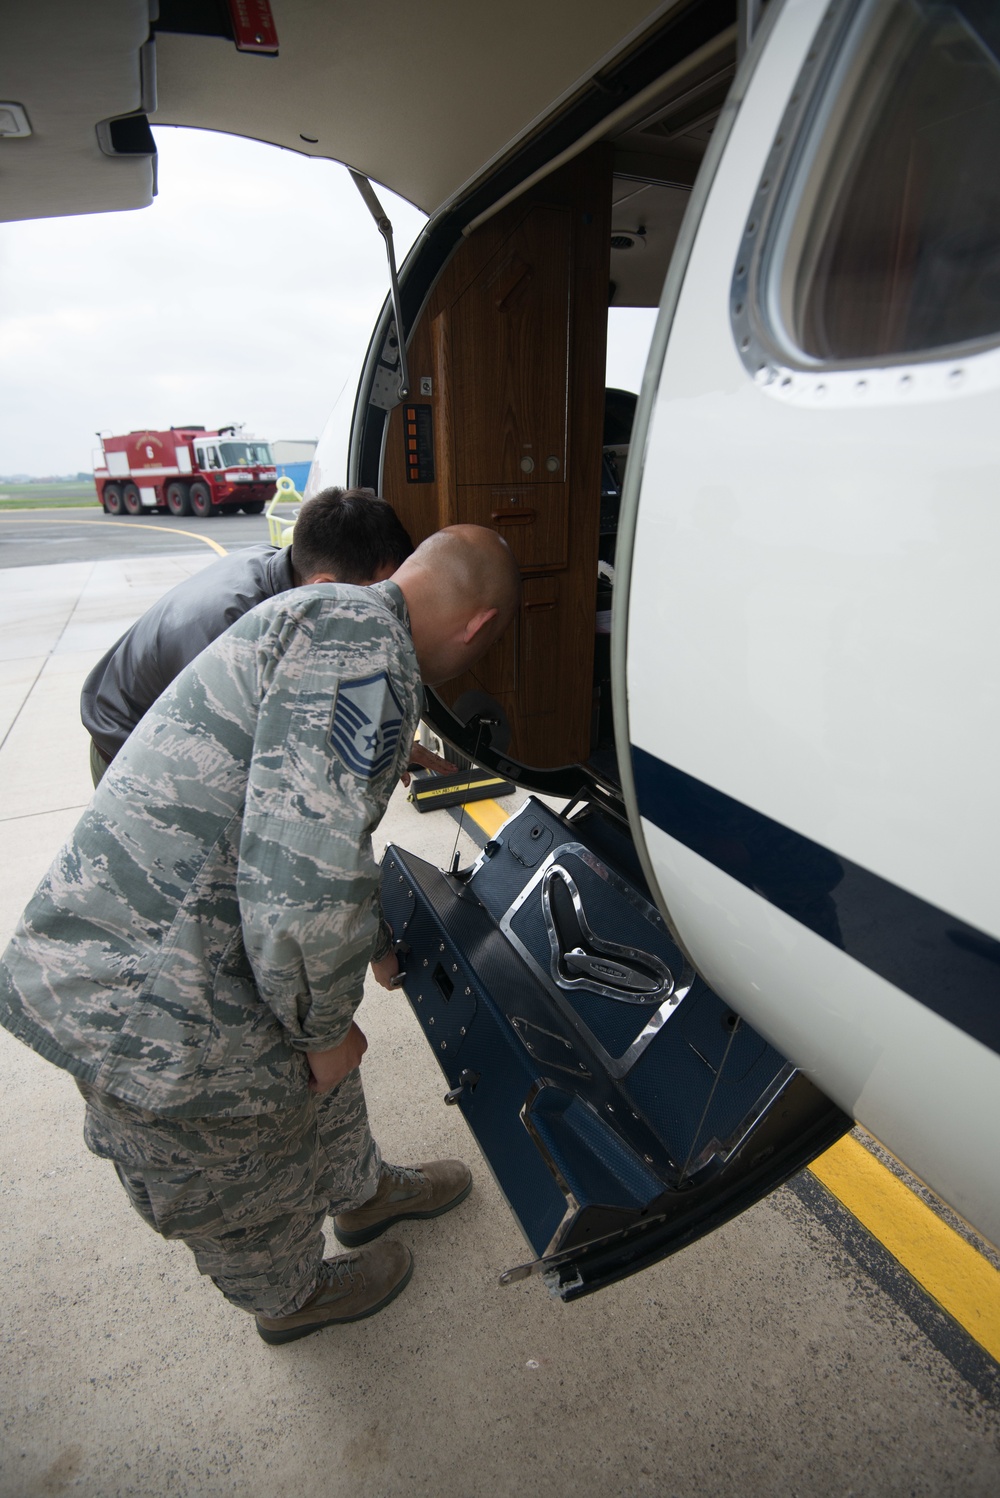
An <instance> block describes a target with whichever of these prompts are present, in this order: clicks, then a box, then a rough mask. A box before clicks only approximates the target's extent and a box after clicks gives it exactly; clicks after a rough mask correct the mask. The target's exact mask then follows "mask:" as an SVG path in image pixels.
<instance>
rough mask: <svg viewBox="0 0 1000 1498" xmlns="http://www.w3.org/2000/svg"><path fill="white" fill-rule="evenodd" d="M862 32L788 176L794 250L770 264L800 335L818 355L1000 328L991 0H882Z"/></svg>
mask: <svg viewBox="0 0 1000 1498" xmlns="http://www.w3.org/2000/svg"><path fill="white" fill-rule="evenodd" d="M859 33H861V35H860V37H859V42H858V44H857V49H856V51H855V53H854V56H855V59H856V63H855V66H854V67H853V68H851V69H850V73H849V76H850V77H851V78H852V80H854V81H853V83H852V85H851V86H850V87H849V89H848V90H847V91H846V92H845V93H844V94H843V95H841V94H838V93H837V90H836V84H835V83H833V84H832V91H833V95H834V96H833V97H832V98H831V99H828V100H824V101H822V103H821V106H820V109H819V111H818V117H817V126H816V130H817V135H816V138H815V139H814V141H813V142H810V143H808V144H807V146H806V152H805V155H804V158H803V168H802V170H803V175H802V176H801V177H800V179H799V182H798V183H797V184H796V186H795V187H794V188H793V189H792V193H791V198H790V202H791V203H792V204H793V221H792V222H791V224H790V225H789V232H788V239H787V241H786V242H787V244H788V246H789V249H790V257H789V258H790V261H791V263H789V260H788V259H786V264H785V266H784V267H781V266H778V265H777V264H775V265H774V267H773V271H774V279H771V278H770V277H769V278H768V279H769V280H771V286H772V287H773V288H774V290H773V292H772V301H771V305H772V307H774V306H776V305H777V306H779V307H780V313H779V320H780V322H781V323H782V324H783V325H784V328H785V330H786V333H787V334H790V335H791V339H792V341H793V343H794V344H795V345H797V346H798V348H799V349H801V350H803V351H804V352H805V353H806V354H807V355H808V356H810V357H811V358H813V359H821V360H824V361H826V360H836V361H850V362H851V363H861V362H874V361H882V360H886V359H899V358H901V357H903V358H905V357H906V356H907V355H910V356H912V355H913V354H917V353H924V354H928V353H933V352H934V351H935V350H944V349H946V348H954V347H956V346H958V345H963V344H965V345H967V344H969V343H974V342H979V341H982V340H986V339H991V340H992V339H995V338H996V336H997V334H998V333H1000V174H998V172H997V166H996V142H997V139H998V137H1000V15H998V11H997V8H996V7H995V5H994V4H992V3H991V0H957V3H953V4H939V3H933V0H875V3H873V4H867V5H864V6H862V7H861V11H860V16H859V19H858V21H857V22H856V30H855V34H856V36H858V35H859ZM795 219H797V220H798V222H795ZM782 258H784V257H782ZM789 271H790V272H791V274H788V272H789ZM779 283H780V289H779Z"/></svg>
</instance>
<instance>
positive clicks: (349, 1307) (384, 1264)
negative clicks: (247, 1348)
mask: <svg viewBox="0 0 1000 1498" xmlns="http://www.w3.org/2000/svg"><path fill="white" fill-rule="evenodd" d="M412 1273H413V1255H412V1254H411V1253H410V1250H409V1249H408V1248H404V1246H403V1244H402V1243H393V1242H392V1241H391V1240H390V1241H389V1242H388V1243H380V1244H379V1245H378V1247H377V1248H366V1249H364V1250H363V1251H362V1252H361V1253H357V1254H339V1255H338V1256H337V1258H335V1259H324V1260H323V1268H322V1280H321V1282H320V1286H319V1289H318V1290H315V1291H314V1292H313V1294H312V1295H310V1297H309V1299H308V1300H307V1301H306V1303H305V1305H304V1306H301V1307H300V1308H299V1309H298V1310H297V1311H293V1312H292V1314H291V1316H258V1317H257V1330H258V1332H259V1333H260V1335H261V1336H262V1337H263V1338H264V1341H265V1342H270V1343H272V1344H273V1345H277V1344H280V1343H282V1342H295V1341H297V1340H298V1338H299V1337H308V1336H309V1335H310V1333H312V1332H319V1331H322V1330H323V1328H324V1327H325V1326H337V1325H339V1324H340V1323H341V1322H344V1321H363V1320H364V1318H365V1317H366V1316H374V1315H375V1312H376V1311H381V1309H382V1307H383V1306H387V1305H388V1304H389V1302H390V1300H395V1298H396V1296H397V1295H398V1294H399V1292H400V1290H402V1289H404V1288H405V1286H406V1285H407V1283H408V1282H409V1278H410V1275H411V1274H412Z"/></svg>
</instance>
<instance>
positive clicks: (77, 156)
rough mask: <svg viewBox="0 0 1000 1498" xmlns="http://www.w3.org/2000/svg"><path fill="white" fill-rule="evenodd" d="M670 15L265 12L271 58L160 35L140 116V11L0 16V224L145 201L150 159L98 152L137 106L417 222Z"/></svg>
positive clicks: (484, 9)
mask: <svg viewBox="0 0 1000 1498" xmlns="http://www.w3.org/2000/svg"><path fill="white" fill-rule="evenodd" d="M677 4H678V0H660V3H659V4H653V3H651V0H615V4H614V5H610V4H608V3H607V0H507V3H505V4H504V5H502V6H496V5H483V4H470V3H469V0H435V3H434V4H433V5H414V4H412V3H403V0H366V3H365V4H363V5H359V4H357V3H353V0H352V3H350V4H348V3H347V0H272V6H271V9H272V13H273V17H274V23H275V28H276V30H277V35H278V46H279V51H278V55H277V56H276V57H265V56H260V55H256V54H254V53H252V52H241V51H238V50H237V49H236V47H235V46H234V44H233V42H232V41H231V40H227V39H224V38H222V37H219V36H205V35H188V34H184V33H181V32H175V31H165V30H164V31H160V32H158V34H157V36H156V43H155V85H156V95H157V97H156V101H155V102H156V108H155V110H154V108H153V107H152V106H153V100H152V98H151V92H152V90H151V89H150V88H149V87H148V86H147V89H146V97H145V98H144V95H143V88H142V84H141V67H140V49H141V48H142V45H143V43H144V42H145V41H146V39H147V37H148V35H149V28H150V19H149V17H150V11H151V10H152V11H153V12H154V13H155V10H156V8H157V7H156V6H155V5H153V6H151V5H150V4H149V0H101V3H100V4H92V5H81V4H80V3H79V0H36V3H35V4H33V5H26V4H22V5H15V4H12V5H9V6H8V7H6V12H9V14H5V20H4V45H3V52H2V56H0V103H3V102H9V103H13V104H16V105H17V106H19V108H20V109H21V110H22V111H23V113H24V115H25V116H26V117H27V120H28V121H29V123H30V127H31V134H30V136H27V137H20V138H18V137H16V136H14V135H12V134H11V133H10V132H9V131H8V132H7V133H6V134H5V133H4V129H3V125H4V120H5V118H6V117H5V116H4V115H3V114H0V216H2V217H3V218H8V219H12V218H30V217H43V216H51V215H55V214H67V213H86V212H98V211H102V210H108V209H117V208H129V207H142V206H144V204H146V203H148V202H149V201H150V198H151V194H152V191H153V170H154V168H153V161H152V159H151V157H150V156H149V155H141V154H132V155H118V156H116V155H115V154H113V152H112V153H111V154H107V151H106V150H105V151H102V149H101V146H100V144H99V143H98V136H97V127H98V125H99V124H100V122H102V121H106V120H109V119H111V118H114V117H116V116H120V115H127V114H133V113H135V112H137V111H139V110H140V109H142V108H145V109H146V111H147V112H148V116H149V120H150V122H151V123H152V124H154V125H184V126H191V127H194V128H199V129H207V130H219V131H224V132H227V133H230V134H234V135H242V136H247V137H250V138H252V139H257V140H261V141H267V142H270V143H272V144H274V145H279V146H285V147H288V148H290V149H292V150H295V151H300V152H304V153H306V154H309V155H313V156H323V157H330V158H333V159H335V160H339V161H345V162H347V163H348V164H349V165H350V166H353V167H354V168H356V169H357V170H358V171H361V172H364V173H365V175H367V176H370V177H371V178H372V179H373V180H374V181H376V182H379V183H382V184H384V185H385V186H387V187H390V188H391V189H392V190H393V191H395V192H397V193H399V194H400V195H401V196H403V197H405V198H408V199H410V201H411V202H413V203H415V204H416V205H417V206H418V207H420V208H422V209H423V210H424V211H425V212H427V213H432V212H433V211H434V210H435V209H436V208H438V207H439V206H440V205H441V204H442V203H444V202H446V201H447V200H449V199H450V198H451V197H453V196H454V195H455V194H456V193H457V192H458V191H459V190H460V189H461V188H462V187H463V186H464V185H465V184H466V183H467V182H469V181H470V180H471V179H473V178H475V177H478V176H479V175H480V173H481V172H482V171H483V169H484V168H485V167H486V166H487V165H488V164H489V163H491V162H492V161H493V160H495V159H497V158H498V157H500V156H502V155H504V154H505V153H506V152H507V150H508V149H509V148H510V147H511V146H512V145H513V144H514V143H515V142H516V141H518V140H519V139H521V138H522V137H523V136H525V135H526V134H528V133H530V131H531V130H532V128H533V127H534V126H535V125H536V124H538V123H539V122H540V121H541V119H543V118H544V117H545V116H546V115H548V114H550V113H551V112H552V111H553V110H554V109H555V108H557V107H558V106H559V105H560V103H561V102H562V101H563V100H564V99H568V98H570V97H572V96H573V95H575V94H576V93H578V92H579V91H580V90H581V89H583V88H585V87H586V86H587V84H588V80H589V79H590V78H591V77H592V76H593V74H594V73H596V72H598V71H599V70H600V69H601V68H602V67H603V66H604V65H605V64H606V63H608V62H609V61H610V60H611V59H612V58H614V57H616V56H618V55H619V54H621V53H622V52H623V51H624V50H626V49H627V48H628V47H629V46H630V45H631V43H632V41H633V39H636V38H638V37H640V36H641V35H642V34H643V33H644V32H646V31H647V30H648V29H649V28H650V27H651V26H652V25H654V24H655V23H656V22H657V21H658V20H659V19H660V18H661V17H662V16H663V15H665V14H666V13H668V12H670V11H671V10H673V9H675V8H677ZM174 9H176V7H174ZM195 10H197V6H195ZM8 123H9V120H8Z"/></svg>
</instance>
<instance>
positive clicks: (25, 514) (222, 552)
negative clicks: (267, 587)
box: [0, 510, 229, 557]
mask: <svg viewBox="0 0 1000 1498" xmlns="http://www.w3.org/2000/svg"><path fill="white" fill-rule="evenodd" d="M0 520H32V521H34V523H35V525H125V526H130V522H129V521H128V520H109V519H108V517H107V516H106V515H104V516H102V517H101V519H100V520H97V519H94V520H46V519H45V518H44V517H41V516H38V515H33V514H31V513H30V511H25V510H18V511H17V512H16V513H13V514H8V513H4V512H2V511H0ZM130 528H131V527H130ZM141 529H142V530H144V531H168V532H169V533H170V535H171V536H190V537H191V538H192V539H193V540H195V541H201V542H202V543H203V544H204V545H205V546H210V547H211V548H212V550H213V551H217V552H218V553H219V556H220V557H225V556H228V555H229V553H228V551H227V550H226V548H225V547H224V546H221V545H220V544H219V542H218V541H213V540H212V538H211V536H201V535H199V534H198V532H197V531H185V530H181V529H180V527H176V526H173V525H155V524H154V525H144V526H142V527H141Z"/></svg>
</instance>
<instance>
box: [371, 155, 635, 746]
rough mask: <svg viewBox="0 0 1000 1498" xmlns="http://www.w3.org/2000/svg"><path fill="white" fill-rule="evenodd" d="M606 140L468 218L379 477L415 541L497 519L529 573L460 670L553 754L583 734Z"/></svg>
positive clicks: (421, 338) (424, 325) (449, 690)
mask: <svg viewBox="0 0 1000 1498" xmlns="http://www.w3.org/2000/svg"><path fill="white" fill-rule="evenodd" d="M610 214H611V157H610V153H609V152H608V151H607V150H605V148H603V147H595V148H593V149H592V150H590V151H588V152H586V153H585V154H584V155H583V156H581V157H580V158H578V159H577V160H576V161H574V162H572V163H570V164H569V165H568V166H567V167H564V168H563V169H562V170H561V171H559V172H557V173H554V174H553V175H552V176H551V177H549V178H547V179H546V180H545V181H544V182H542V183H540V184H538V186H537V187H535V188H534V189H533V190H532V191H531V192H530V193H527V194H525V195H524V197H522V198H519V199H518V200H517V202H515V203H512V204H511V205H509V206H508V207H507V208H506V209H504V210H502V211H501V212H500V213H498V214H497V215H496V216H495V217H494V218H492V219H490V220H489V221H488V222H487V223H485V224H483V225H482V226H481V227H480V228H479V229H477V230H475V231H474V232H473V233H472V234H470V235H468V236H467V237H466V238H465V239H464V240H463V241H462V243H461V244H460V245H459V247H458V249H457V250H456V251H455V253H454V254H453V256H452V258H451V260H450V261H449V262H448V264H447V265H446V266H445V268H444V270H443V272H442V274H441V276H440V278H439V280H438V282H437V285H436V286H435V288H434V290H433V291H432V292H431V295H430V297H429V298H428V302H427V305H426V307H425V308H424V311H423V313H422V315H421V317H420V319H419V321H418V323H417V325H416V327H415V328H414V331H413V334H412V337H411V339H410V346H409V364H410V383H411V387H412V389H413V390H414V392H415V394H414V397H413V398H412V399H411V400H410V401H408V402H406V403H405V404H404V405H402V406H399V407H397V408H396V409H395V410H394V411H393V412H392V413H391V416H390V420H389V426H388V432H387V439H386V449H385V460H384V467H383V485H382V492H383V494H384V496H385V498H386V499H388V500H389V502H390V503H391V504H392V505H393V506H394V508H395V509H396V511H397V513H398V514H399V516H400V518H401V520H402V521H403V524H404V525H405V526H406V527H407V529H408V530H409V532H410V534H411V535H412V537H413V539H414V541H415V542H419V541H421V540H423V539H424V537H425V536H428V535H430V533H431V532H432V531H434V530H437V529H438V528H439V527H441V526H443V525H452V524H456V523H460V522H462V523H464V522H471V523H474V524H477V525H486V526H490V527H492V528H493V529H495V530H497V531H498V532H499V533H500V534H501V535H502V536H503V537H504V539H505V540H506V541H507V543H508V544H509V546H510V547H511V550H512V551H513V553H514V556H515V557H516V559H517V562H518V565H519V567H520V569H521V573H522V577H523V579H524V582H525V587H524V598H523V601H522V607H521V611H520V615H519V618H518V620H517V622H516V625H514V626H513V627H512V629H511V630H510V631H509V632H508V635H507V637H506V638H505V639H504V640H501V641H500V642H499V643H498V644H497V645H496V646H495V647H494V648H493V650H491V651H490V653H489V654H488V655H487V656H486V657H484V659H483V660H482V661H480V662H479V664H478V665H477V667H476V670H475V672H474V673H471V672H470V673H467V674H466V675H465V676H462V677H460V678H458V679H456V680H455V681H453V682H449V683H447V684H446V685H445V686H444V687H443V688H441V689H440V695H441V696H442V698H443V700H444V701H445V702H446V703H447V704H448V705H449V706H451V705H453V704H454V703H455V702H456V701H457V700H458V698H459V697H461V696H462V694H463V693H464V692H466V691H468V690H469V689H470V688H474V689H476V690H478V691H480V692H482V691H485V692H487V693H489V695H490V696H491V697H494V698H495V699H496V701H497V702H498V703H499V704H500V706H501V707H502V708H503V710H504V712H505V714H506V716H507V718H508V720H509V722H510V724H511V730H512V738H511V744H510V747H509V750H508V753H509V754H510V755H511V756H512V757H513V758H515V759H519V760H521V761H522V762H524V763H525V764H529V765H534V766H538V767H544V768H548V767H551V766H555V765H560V764H572V763H575V762H578V761H582V760H585V759H586V758H587V756H588V754H589V750H590V740H591V717H592V705H593V643H594V625H595V613H596V585H597V542H598V522H599V514H600V471H601V445H602V426H603V411H604V361H605V343H606V335H607V303H608V276H609V259H610V238H609V236H610Z"/></svg>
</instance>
